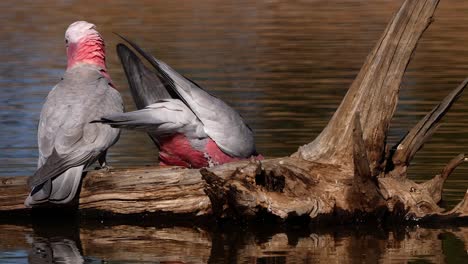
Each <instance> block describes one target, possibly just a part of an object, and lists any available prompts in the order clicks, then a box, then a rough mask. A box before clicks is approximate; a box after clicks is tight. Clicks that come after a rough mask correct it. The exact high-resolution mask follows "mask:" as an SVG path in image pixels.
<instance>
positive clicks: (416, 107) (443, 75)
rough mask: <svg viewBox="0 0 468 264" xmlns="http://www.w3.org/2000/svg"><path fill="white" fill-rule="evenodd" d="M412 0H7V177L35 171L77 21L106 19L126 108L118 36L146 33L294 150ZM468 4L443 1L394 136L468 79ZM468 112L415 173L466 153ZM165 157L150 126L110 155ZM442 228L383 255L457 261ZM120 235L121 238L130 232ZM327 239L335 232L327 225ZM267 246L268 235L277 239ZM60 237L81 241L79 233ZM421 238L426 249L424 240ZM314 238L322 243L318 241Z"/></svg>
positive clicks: (416, 61)
mask: <svg viewBox="0 0 468 264" xmlns="http://www.w3.org/2000/svg"><path fill="white" fill-rule="evenodd" d="M402 2H403V1H402V0H392V1H389V0H374V1H362V0H361V1H360V0H327V1H325V0H316V1H305V0H304V1H299V0H298V1H247V0H241V1H214V0H204V1H190V0H182V1H149V0H148V1H124V0H115V1H112V2H111V3H110V2H108V1H72V0H63V1H32V0H31V1H21V2H19V1H12V0H4V1H1V2H0V8H1V10H2V12H0V22H1V25H2V27H0V39H1V41H0V61H1V63H0V94H1V96H0V122H1V123H0V176H16V175H29V174H31V173H32V172H33V171H34V170H35V167H36V160H37V142H36V126H37V122H38V118H39V112H40V109H41V106H42V103H43V102H44V99H45V97H46V95H47V93H48V92H49V91H50V89H51V88H52V87H53V85H54V84H56V83H57V81H58V80H59V79H60V77H61V75H62V74H63V71H64V68H65V65H66V58H65V51H64V37H63V35H64V31H65V29H66V28H67V26H68V25H69V24H70V23H71V22H73V21H75V20H88V21H90V22H93V23H95V24H96V25H97V26H98V30H99V31H100V32H101V33H102V35H103V37H104V38H105V40H106V43H107V47H108V68H109V71H110V74H111V76H112V78H113V80H114V82H115V83H116V85H117V87H118V89H119V91H120V92H121V93H122V94H123V96H124V100H125V104H126V108H127V110H132V109H134V106H133V103H132V101H131V97H130V93H129V90H128V89H127V83H126V80H125V78H124V74H123V70H122V68H121V67H120V65H119V63H118V58H117V56H116V53H115V45H116V44H117V43H118V42H120V40H119V39H118V37H117V36H116V35H114V34H113V33H112V32H118V33H121V34H124V35H126V36H128V37H130V38H131V39H133V40H135V41H136V42H137V43H139V44H140V45H141V46H142V47H144V48H145V49H146V50H148V51H149V52H150V53H152V54H155V55H156V56H157V57H158V58H160V59H162V60H164V61H166V62H167V63H169V64H170V65H171V66H173V67H174V68H175V69H177V70H178V71H180V72H181V73H183V74H185V75H186V76H189V77H190V78H192V79H194V80H195V81H196V82H197V83H199V84H201V85H202V86H203V87H205V88H206V89H207V90H209V91H210V92H212V93H213V94H215V95H216V96H218V97H220V98H222V99H223V100H225V101H226V102H228V103H229V104H230V105H232V106H233V107H234V108H235V109H237V110H238V111H239V112H240V113H241V114H242V115H243V116H244V118H245V119H246V121H247V123H248V124H249V125H250V126H251V127H252V128H253V129H254V131H255V134H256V141H257V148H258V150H259V152H261V153H263V154H264V156H269V157H275V156H284V155H288V154H290V153H292V152H294V151H295V150H296V149H297V147H298V146H299V145H302V144H305V143H308V142H310V141H311V140H312V139H313V138H314V137H315V136H317V135H318V133H320V131H321V130H322V129H323V127H324V126H325V125H326V123H327V122H328V120H329V118H330V117H331V115H332V114H333V112H334V111H335V109H336V108H337V106H338V104H339V103H340V101H341V99H342V98H343V96H344V94H345V93H346V90H347V88H348V87H349V85H350V83H351V82H352V80H353V79H354V77H355V75H356V74H357V72H358V71H359V68H360V66H361V65H362V63H363V61H364V59H365V57H366V55H367V54H368V52H369V51H370V49H371V48H372V47H373V45H374V44H375V43H376V41H377V39H378V38H379V36H380V34H381V33H382V31H383V29H384V28H385V26H386V24H387V22H388V21H389V20H390V18H391V16H392V14H393V13H394V12H395V11H396V10H397V9H398V7H399V6H400V4H401V3H402ZM467 13H468V2H467V1H459V0H442V1H441V3H440V5H439V8H438V10H437V11H436V15H435V23H433V25H431V27H430V28H429V29H428V30H427V31H426V32H425V34H424V36H423V38H422V39H421V41H420V44H419V46H418V48H417V50H416V53H415V56H414V58H413V60H412V62H411V63H410V65H409V68H408V71H407V74H406V76H405V79H404V83H403V85H402V89H401V96H400V104H399V106H398V109H397V114H396V116H395V118H394V120H393V123H392V125H391V131H390V139H389V140H390V141H391V142H396V141H397V140H398V139H399V138H400V137H401V136H402V135H404V134H405V132H406V131H407V130H408V129H409V128H411V126H413V125H414V124H415V123H416V122H417V121H418V120H419V119H420V118H422V117H423V116H424V115H425V113H426V112H427V111H429V110H430V109H431V108H432V107H433V106H434V105H435V104H437V103H438V102H439V101H440V100H441V99H442V98H443V97H444V96H445V95H446V94H448V93H449V91H450V90H451V89H453V88H455V87H456V86H457V85H458V84H459V83H460V82H461V81H462V80H463V79H464V78H465V77H466V76H467V75H468V46H467V45H466V43H467V41H468V17H467V16H466V14H467ZM467 109H468V97H467V96H466V95H464V96H462V97H461V98H460V100H459V101H458V102H457V103H456V104H455V105H454V107H453V109H452V110H451V111H450V113H449V114H448V115H447V117H446V118H445V119H444V122H443V125H442V127H441V128H440V129H439V130H438V132H437V133H436V134H435V135H434V138H433V140H432V141H431V142H430V143H428V144H426V145H425V146H424V149H423V150H421V151H420V152H419V153H418V155H417V156H416V158H415V160H414V161H413V162H412V167H411V169H410V175H411V177H413V178H414V179H417V180H424V179H429V178H430V177H432V176H433V175H435V174H436V173H438V172H440V170H441V169H442V168H443V166H444V164H445V163H446V162H447V161H448V160H450V159H451V158H452V157H454V156H456V155H457V154H459V153H463V152H467V148H468V122H467V120H468V116H467ZM155 154H156V149H155V147H154V146H153V144H152V142H151V141H150V140H149V139H148V138H147V137H146V136H145V135H144V134H141V133H137V132H124V133H123V134H122V136H121V140H120V141H119V142H118V143H117V144H116V145H115V146H114V147H113V148H112V149H111V150H110V153H109V156H110V157H109V162H110V163H111V165H112V166H114V167H128V166H141V165H146V164H154V163H155V160H156V158H155ZM467 169H468V166H460V167H459V168H458V169H457V170H456V171H455V173H454V174H453V175H451V176H450V178H449V180H448V182H447V183H446V185H445V189H444V200H445V203H446V204H447V205H448V206H453V205H454V204H456V203H457V201H458V200H460V199H461V197H462V195H463V193H464V192H465V190H466V189H467V188H468V176H467V172H468V171H467ZM2 230H4V229H2ZM156 231H157V230H156ZM156 231H155V232H156ZM1 232H4V231H1ZM16 232H18V236H19V237H23V236H30V235H28V234H30V233H31V232H32V231H27V229H21V228H19V229H18V230H17V231H16ZM28 232H29V233H28ZM145 232H146V231H145ZM430 232H435V233H436V235H431V236H429V238H428V239H427V241H428V243H435V244H437V245H438V246H437V247H436V248H438V249H437V250H435V251H433V250H432V247H431V250H427V252H419V251H418V250H417V249H414V251H413V250H409V249H408V250H407V249H404V250H392V248H391V247H390V248H386V247H381V248H380V249H379V250H380V251H383V253H382V254H384V253H385V254H394V256H395V259H397V261H395V262H396V263H401V262H407V261H410V260H418V258H419V257H417V256H420V255H422V257H421V259H422V261H423V262H424V261H425V262H424V263H426V262H435V263H438V262H440V261H439V260H441V261H442V260H445V259H446V258H449V257H450V254H447V253H446V252H444V251H443V248H444V247H443V245H444V243H445V242H444V241H445V240H444V236H442V237H439V235H437V234H439V233H440V232H441V231H431V230H430ZM0 234H2V233H0ZM431 234H432V233H431ZM127 235H128V236H129V237H125V239H124V241H125V242H122V243H124V244H125V243H127V240H132V241H134V242H135V241H137V240H138V239H139V237H133V236H132V235H131V233H127ZM109 236H110V237H109V238H107V239H109V240H110V241H115V240H117V239H119V238H118V237H117V238H115V237H112V234H111V235H109ZM316 236H317V237H319V238H320V239H322V240H323V239H324V238H322V235H321V234H316ZM449 237H450V236H449ZM307 239H309V238H307ZM320 239H319V240H320ZM325 239H326V238H325ZM346 239H348V240H349V241H352V243H351V242H343V239H338V240H336V239H332V241H333V242H332V243H333V245H336V246H342V247H345V248H347V247H351V246H352V245H353V243H358V244H359V245H374V244H375V243H377V242H378V241H380V240H379V239H378V238H375V237H371V238H369V237H368V236H349V237H347V238H346ZM346 239H345V240H346ZM46 240H47V239H46ZM322 240H320V241H322ZM41 241H42V240H41ZM73 241H74V243H77V242H76V240H72V242H73ZM104 241H105V240H104ZM265 241H266V242H265V243H267V244H268V243H269V242H268V241H270V240H268V239H267V240H265ZM299 241H302V240H299ZM307 241H309V240H307ZM385 241H387V240H385ZM392 241H393V240H392ZM411 241H413V240H408V239H407V237H406V236H403V237H400V240H399V242H398V241H397V242H395V243H397V244H398V243H408V245H412V243H413V242H414V241H413V242H411ZM425 241H426V240H425ZM31 243H32V244H34V242H31V241H29V242H27V243H24V244H21V245H22V246H18V247H14V249H12V251H8V250H7V249H6V248H5V247H2V248H0V262H5V261H7V262H15V261H16V260H18V259H19V260H21V261H23V262H26V256H27V255H28V254H27V252H26V251H27V250H29V246H30V245H32V244H31ZM41 243H42V242H41ZM44 243H46V244H47V243H49V244H50V243H52V242H50V241H49V242H44ZM60 243H62V244H63V245H62V244H61V246H63V247H70V246H69V245H70V244H67V243H68V242H63V241H62V242H60ZM78 243H79V242H78ZM103 243H104V244H105V243H106V242H103ZM109 243H110V242H109ZM135 243H136V242H135ZM239 243H241V244H242V243H245V244H244V247H246V248H250V247H254V248H256V247H259V248H262V247H263V246H262V245H263V244H261V245H260V246H259V244H255V243H256V242H255V243H254V244H255V246H251V244H249V243H250V242H249V243H247V242H242V241H241V242H239ZM272 243H273V242H272ZM343 243H348V244H349V245H343ZM379 243H380V242H379ZM391 243H392V245H393V243H394V242H391ZM202 244H203V243H202ZM205 244H206V247H207V248H209V247H210V246H211V244H210V242H206V243H205ZM205 244H203V245H205ZM319 244H320V243H319ZM439 244H441V245H440V246H439ZM187 245H191V242H187ZM197 245H198V244H197ZM299 245H301V244H300V243H296V244H295V243H292V244H290V243H289V242H287V243H285V244H284V247H286V248H287V249H288V250H284V251H281V252H283V253H284V254H283V253H282V255H281V254H280V255H281V256H280V257H279V258H277V259H274V260H271V261H270V259H269V258H268V256H266V255H264V253H262V251H261V250H260V251H258V250H254V249H252V250H251V251H249V252H250V253H249V254H248V255H249V256H252V257H253V258H254V259H256V258H259V259H260V260H259V261H258V262H259V263H282V260H281V259H282V257H284V260H289V258H292V259H294V257H295V255H296V252H301V250H299V249H298V247H299ZM414 246H415V247H417V243H416V242H415V245H414ZM49 247H50V246H49ZM147 247H151V243H150V244H148V245H147ZM306 247H307V248H309V247H311V246H310V245H309V244H307V243H306ZM363 248H364V246H362V247H361V249H359V248H357V249H356V250H357V251H350V252H351V253H349V254H347V255H345V256H344V257H340V258H337V260H336V262H339V261H340V260H343V259H346V260H349V261H350V262H352V260H355V261H357V262H360V261H359V260H360V259H361V257H362V256H361V255H360V254H366V253H364V252H363V251H362V249H363ZM310 250H311V251H306V252H309V253H310V255H311V256H312V260H313V259H314V258H313V256H314V254H319V253H323V252H322V248H321V247H319V246H317V247H315V249H314V247H312V248H311V249H310ZM314 250H315V251H314ZM330 250H332V251H337V250H338V249H336V247H334V248H332V249H330ZM359 250H361V251H359ZM208 251H209V250H208ZM380 251H379V252H380ZM83 252H84V255H85V257H86V256H91V255H88V252H89V251H86V250H84V251H82V252H81V253H80V254H81V255H82V254H83ZM105 252H106V251H102V252H101V253H100V254H97V255H98V256H100V257H99V259H107V260H112V259H113V256H112V255H108V256H106V255H105V254H106V253H105ZM274 252H276V251H274ZM313 252H316V253H313ZM272 254H274V253H272ZM324 254H325V253H324ZM208 255H209V254H208ZM267 255H268V254H267ZM336 255H337V256H338V255H339V254H338V253H336ZM377 255H378V254H377ZM94 256H96V255H94ZM379 256H380V255H379ZM116 259H117V260H118V259H119V258H116ZM91 260H92V258H91ZM91 260H90V259H87V258H86V261H91ZM203 260H206V256H205V258H203ZM400 260H401V261H400ZM252 261H253V260H252ZM292 262H295V261H292ZM306 262H307V261H306ZM390 262H393V261H390Z"/></svg>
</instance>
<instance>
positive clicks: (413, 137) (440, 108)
mask: <svg viewBox="0 0 468 264" xmlns="http://www.w3.org/2000/svg"><path fill="white" fill-rule="evenodd" d="M467 85H468V79H465V80H464V81H463V82H462V83H461V84H460V85H459V86H458V87H457V88H456V89H454V90H453V91H452V92H451V93H450V94H448V95H447V97H445V98H444V100H442V102H441V103H439V104H438V105H437V106H436V107H434V109H432V111H430V112H429V113H428V114H427V115H426V116H425V117H424V118H423V119H421V121H419V122H418V123H417V124H416V126H414V127H413V129H411V131H410V132H409V133H408V134H406V136H405V137H404V138H403V140H401V141H400V143H399V144H398V145H397V146H395V147H394V148H393V149H394V154H393V156H392V161H391V162H390V161H389V165H387V166H393V167H394V168H393V169H392V172H391V173H390V174H389V175H388V176H390V177H406V169H407V167H408V166H409V164H410V162H411V160H412V159H413V157H414V155H415V154H416V152H417V151H418V150H419V149H421V148H422V146H423V145H424V143H426V142H427V141H429V140H430V138H431V137H432V135H433V134H434V132H435V131H436V130H437V129H438V128H439V126H440V121H441V119H442V118H443V117H444V116H445V114H446V113H447V111H448V110H449V109H450V107H451V106H452V104H453V103H454V102H455V101H456V100H457V99H458V98H459V97H460V95H461V94H462V92H463V91H464V90H465V87H466V86H467Z"/></svg>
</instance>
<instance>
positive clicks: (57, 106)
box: [25, 21, 123, 207]
mask: <svg viewBox="0 0 468 264" xmlns="http://www.w3.org/2000/svg"><path fill="white" fill-rule="evenodd" d="M65 43H66V49H67V57H68V65H67V70H66V72H65V75H64V76H63V78H62V79H61V81H60V82H59V83H58V84H57V85H56V86H55V87H54V88H53V89H52V90H51V91H50V92H49V95H48V96H47V99H46V102H45V103H44V106H43V107H42V111H41V116H40V121H39V127H38V145H39V161H38V169H37V171H36V172H35V173H34V175H33V176H31V177H30V178H29V179H28V184H29V186H30V187H31V188H32V191H31V193H30V195H29V196H28V198H27V199H26V201H25V205H26V206H28V207H30V206H34V205H37V204H41V203H44V202H51V203H57V204H66V203H69V202H70V201H72V199H73V198H74V196H75V194H76V192H77V190H78V187H79V185H80V180H81V176H82V174H83V170H84V169H86V168H87V167H89V166H90V165H91V164H92V163H94V162H95V161H96V160H99V162H100V164H101V166H105V157H106V151H107V149H108V148H109V147H110V146H112V145H113V144H114V143H115V142H116V141H117V139H118V138H119V133H120V131H119V130H118V129H115V128H111V127H109V126H105V125H102V124H95V123H90V122H91V121H92V120H95V119H97V118H100V117H101V116H103V115H108V114H111V113H122V112H123V102H122V98H121V96H120V93H119V92H118V91H117V90H115V89H114V88H113V85H112V80H111V79H110V77H109V74H108V73H107V70H106V62H105V58H106V57H105V50H104V41H103V39H102V37H101V35H100V34H99V33H98V32H97V31H96V26H95V25H93V24H91V23H88V22H85V21H78V22H75V23H73V24H71V25H70V26H69V27H68V29H67V31H66V33H65Z"/></svg>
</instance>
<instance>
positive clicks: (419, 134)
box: [0, 0, 468, 221]
mask: <svg viewBox="0 0 468 264" xmlns="http://www.w3.org/2000/svg"><path fill="white" fill-rule="evenodd" d="M438 2H439V1H438V0H406V1H405V2H404V3H403V5H402V7H401V8H400V10H399V11H398V12H397V13H396V15H395V16H394V17H393V19H392V21H391V22H390V23H389V25H388V26H387V29H386V30H385V32H384V34H383V36H382V38H381V39H380V40H379V42H378V43H377V45H376V47H375V48H374V50H373V51H372V52H371V54H370V55H369V56H368V58H367V60H366V62H365V63H364V65H363V67H362V69H361V71H360V73H359V74H358V76H357V77H356V80H355V81H354V82H353V84H352V85H351V87H350V89H349V91H348V93H347V94H346V96H345V97H344V99H343V102H342V103H341V105H340V106H339V108H338V110H337V111H336V113H335V114H334V116H333V117H332V119H331V121H330V122H329V124H328V125H327V127H326V128H325V129H324V130H323V132H322V133H321V134H320V135H319V136H318V137H317V138H316V139H315V140H314V141H312V142H311V143H309V144H307V145H305V146H302V147H300V148H299V150H298V151H297V152H296V153H294V154H293V155H291V156H290V157H283V158H276V159H266V160H263V161H254V160H252V161H241V162H235V163H230V164H225V165H222V166H217V167H213V168H205V169H201V170H195V169H183V168H176V167H165V168H151V167H146V168H137V169H125V170H111V171H93V172H89V173H88V175H86V176H85V177H84V179H83V182H82V189H81V193H80V196H79V199H78V200H77V203H78V206H79V209H81V210H98V211H103V212H110V213H117V214H142V213H160V214H174V215H184V216H187V215H189V216H191V217H197V216H210V217H216V218H236V219H250V218H255V217H258V216H264V215H265V214H267V215H271V216H274V217H276V218H277V219H281V220H286V219H288V218H291V217H298V216H300V217H305V218H308V219H322V218H323V217H334V218H335V219H337V220H338V221H354V220H359V218H361V217H365V216H372V218H374V219H377V220H379V221H381V220H385V219H384V218H385V217H388V216H392V217H394V218H396V219H403V220H420V221H422V220H428V221H432V220H434V219H437V220H441V221H444V220H449V221H452V220H454V219H465V220H466V219H467V218H468V206H467V205H468V195H467V196H465V198H464V200H463V201H462V202H461V203H460V204H459V205H458V206H456V207H455V208H454V209H452V210H450V211H448V212H444V210H443V209H442V208H440V207H439V206H438V203H439V202H440V199H441V193H442V186H443V183H444V181H445V180H446V179H447V177H448V175H449V174H450V173H451V172H452V171H453V170H454V169H455V167H456V166H458V165H459V164H461V163H462V162H463V161H464V160H465V157H464V156H458V157H457V158H455V159H454V160H452V161H451V162H450V163H449V164H448V165H447V167H446V168H445V169H444V170H443V171H442V173H441V174H440V175H437V176H436V177H435V178H434V179H432V180H430V181H428V182H425V183H421V184H417V183H415V182H413V181H411V180H409V179H408V178H407V172H406V171H407V167H408V166H409V163H410V161H411V159H412V157H413V156H414V155H415V153H416V152H417V150H419V149H420V148H421V147H422V145H423V144H424V143H425V142H427V141H428V140H429V139H430V137H431V135H432V134H433V133H434V132H435V130H436V129H437V127H438V125H439V122H440V120H441V119H442V117H443V116H444V115H445V113H446V112H447V111H448V110H449V109H450V106H451V105H452V104H453V103H454V102H455V101H456V99H457V98H458V97H459V96H460V94H461V93H462V92H463V90H464V89H465V87H466V86H467V84H468V80H465V81H464V82H463V83H462V84H461V85H460V86H459V87H457V88H456V89H455V90H454V91H453V92H452V93H450V94H449V95H448V96H447V97H446V98H445V99H444V100H443V101H442V102H441V103H440V104H439V105H438V106H436V107H435V108H434V110H432V111H431V112H430V113H429V114H428V115H427V116H426V117H424V118H423V119H422V120H421V122H419V123H418V124H417V125H416V126H415V127H414V128H413V129H412V130H411V131H410V132H409V133H408V134H407V136H406V137H405V138H404V139H402V141H401V142H400V143H399V144H397V146H395V147H393V148H390V147H389V146H388V145H387V143H386V137H387V134H388V128H389V124H390V121H391V119H392V116H393V114H394V112H395V109H396V105H397V102H398V91H399V88H400V84H401V80H402V77H403V74H404V72H405V69H406V67H407V65H408V63H409V61H410V58H411V54H412V53H413V51H414V49H415V48H416V44H417V42H418V40H419V38H420V37H421V35H422V34H423V32H424V30H425V29H426V28H427V27H428V25H429V24H430V22H431V21H432V15H433V13H434V11H435V9H436V7H437V5H438ZM0 189H1V190H2V191H1V192H0V213H1V212H8V211H11V210H21V209H24V206H23V200H24V198H25V197H26V196H27V192H28V190H27V188H26V178H25V177H23V178H22V177H15V178H4V179H3V180H2V182H1V183H0Z"/></svg>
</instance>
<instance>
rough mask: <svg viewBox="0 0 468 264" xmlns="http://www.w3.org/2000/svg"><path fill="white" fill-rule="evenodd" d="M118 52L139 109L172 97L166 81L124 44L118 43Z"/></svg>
mask: <svg viewBox="0 0 468 264" xmlns="http://www.w3.org/2000/svg"><path fill="white" fill-rule="evenodd" d="M117 54H118V55H119V58H120V61H121V62H122V66H123V68H124V71H125V74H126V76H127V80H128V84H129V86H130V91H131V93H132V97H133V100H134V101H135V104H136V106H137V108H138V109H142V108H145V107H146V106H148V105H150V104H152V103H155V102H156V101H159V100H162V99H170V98H172V97H171V95H170V93H169V92H168V91H167V89H166V85H167V84H166V81H165V79H164V78H161V77H160V76H158V74H157V73H155V72H153V71H151V70H149V69H148V68H147V67H146V66H145V65H144V64H143V63H142V62H141V60H140V59H139V58H138V56H137V55H136V54H135V53H134V52H133V51H131V50H130V49H129V48H128V47H127V46H125V45H124V44H118V45H117Z"/></svg>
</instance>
